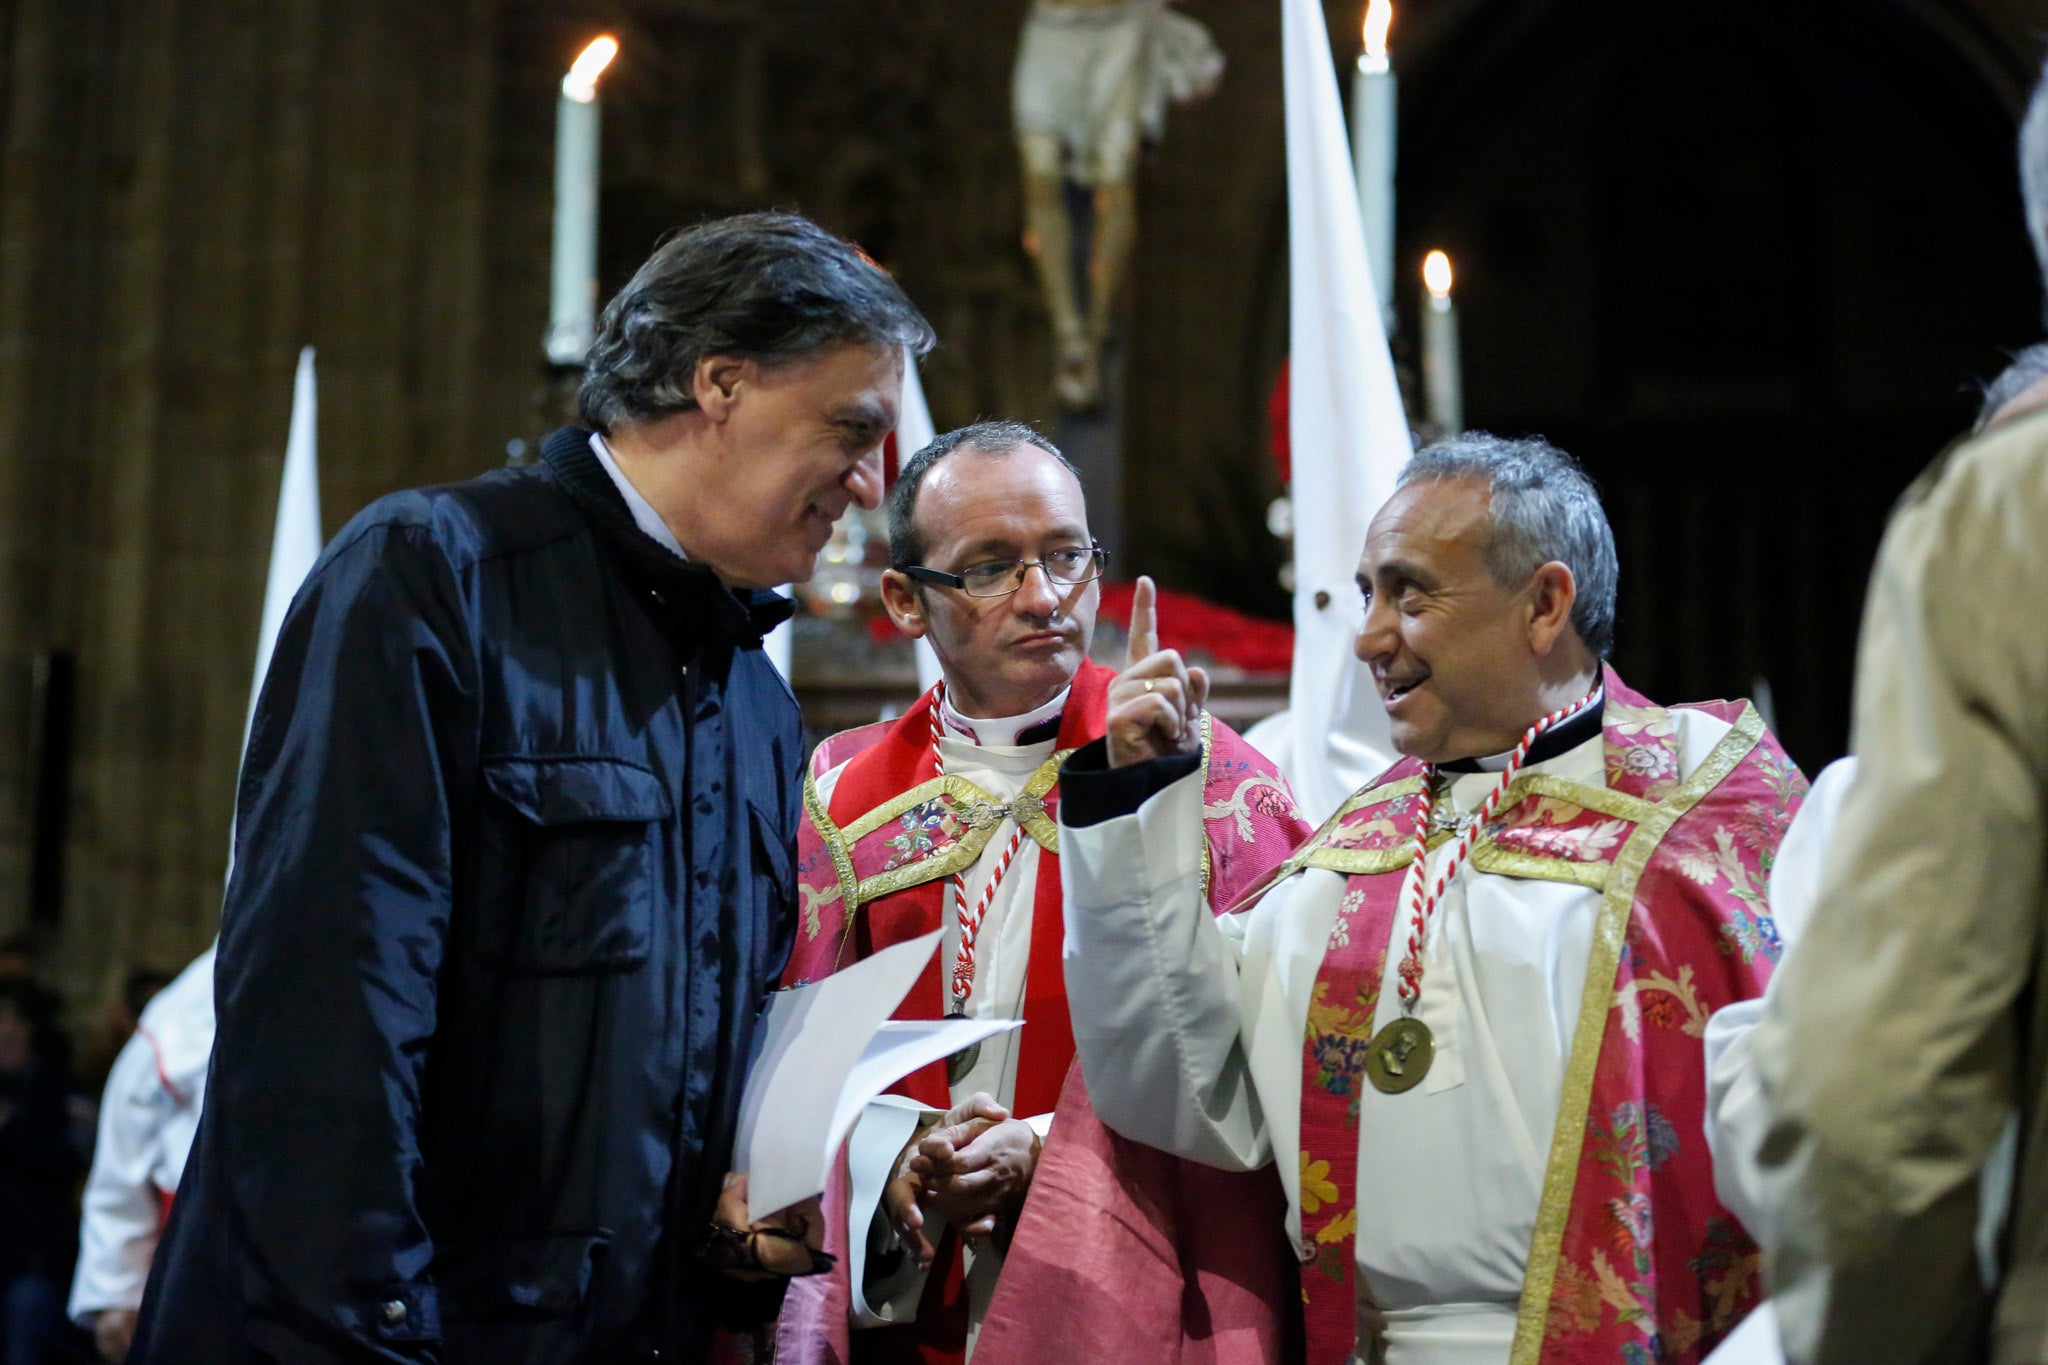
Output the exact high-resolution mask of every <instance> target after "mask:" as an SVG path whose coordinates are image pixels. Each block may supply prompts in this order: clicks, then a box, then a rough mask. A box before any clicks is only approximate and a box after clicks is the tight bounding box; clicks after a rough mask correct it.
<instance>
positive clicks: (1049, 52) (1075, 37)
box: [1011, 0, 1223, 409]
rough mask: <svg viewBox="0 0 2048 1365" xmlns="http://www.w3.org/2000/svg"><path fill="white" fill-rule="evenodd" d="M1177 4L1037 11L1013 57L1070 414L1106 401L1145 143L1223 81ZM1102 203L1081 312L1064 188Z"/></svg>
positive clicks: (1060, 1) (1072, 5)
mask: <svg viewBox="0 0 2048 1365" xmlns="http://www.w3.org/2000/svg"><path fill="white" fill-rule="evenodd" d="M1169 3H1171V0H1033V3H1032V6H1031V12H1030V15H1029V16H1028V17H1027V18H1026V19H1025V21H1024V37H1023V41H1022V43H1021V44H1020V46H1019V47H1018V50H1017V69H1016V74H1015V77H1014V81H1013V86H1012V97H1011V98H1012V107H1013V110H1014V114H1015V118H1016V125H1017V141H1018V144H1019V147H1020V149H1021V151H1022V153H1023V163H1024V228H1025V231H1024V241H1025V246H1026V247H1027V249H1028V250H1029V251H1030V252H1031V255H1032V258H1033V259H1034V260H1035V261H1036V262H1037V265H1038V276H1039V282H1040V284H1041V286H1042V287H1043V288H1044V290H1045V299H1046V306H1047V308H1048V310H1049V311H1050V313H1051V315H1052V326H1053V340H1054V344H1055V347H1056V349H1057V359H1056V361H1055V369H1054V374H1053V388H1054V391H1055V392H1056V393H1057V394H1058V395H1059V399H1060V401H1061V402H1062V403H1063V404H1065V405H1066V406H1067V407H1069V408H1075V409H1085V408H1090V407H1093V406H1095V404H1096V403H1097V402H1098V401H1099V400H1100V398H1101V383H1102V381H1101V362H1102V344H1103V340H1104V338H1105V337H1106V335H1107V334H1108V331H1109V321H1110V318H1111V316H1112V310H1113V309H1114V307H1115V302H1116V295H1117V291H1118V289H1119V288H1120V287H1121V285H1122V283H1123V278H1124V271H1125V267H1126V265H1127V264H1128V263H1129V261H1130V255H1131V247H1132V245H1133V243H1134V242H1135V241H1136V239H1137V232H1138V206H1137V194H1136V186H1135V184H1134V178H1135V171H1136V162H1137V155H1138V146H1139V142H1140V139H1142V138H1147V137H1152V138H1156V137H1158V136H1159V134H1160V132H1161V130H1162V129H1163V128H1164V127H1165V122H1166V106H1167V104H1168V103H1169V102H1186V101H1189V100H1194V99H1199V98H1201V97H1202V96H1204V95H1206V94H1208V93H1209V92H1210V91H1211V90H1213V89H1215V87H1216V82H1217V81H1218V80H1220V79H1221V78H1222V75H1223V54H1222V53H1220V52H1218V51H1217V49H1216V44H1215V43H1214V41H1213V40H1211V38H1210V37H1209V31H1208V30H1207V29H1205V28H1203V27H1202V26H1201V25H1200V24H1199V23H1197V22H1195V21H1194V20H1193V19H1190V18H1188V17H1186V16H1185V15H1181V14H1174V13H1171V12H1169V11H1168V9H1167V5H1168V4H1169ZM1068 181H1072V182H1073V183H1075V184H1077V185H1079V186H1080V187H1081V188H1082V189H1083V190H1086V191H1089V192H1090V193H1092V195H1093V197H1094V214H1093V219H1094V222H1093V228H1092V231H1091V234H1090V238H1089V242H1088V256H1087V272H1088V274H1087V281H1088V292H1087V298H1086V307H1085V310H1084V308H1083V304H1082V298H1081V295H1080V293H1079V291H1078V290H1077V289H1076V281H1075V270H1074V267H1075V259H1076V257H1075V242H1074V223H1073V219H1072V218H1071V217H1070V216H1069V214H1068V211H1067V197H1066V183H1067V182H1068Z"/></svg>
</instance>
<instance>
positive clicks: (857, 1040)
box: [733, 930, 1023, 1218]
mask: <svg viewBox="0 0 2048 1365" xmlns="http://www.w3.org/2000/svg"><path fill="white" fill-rule="evenodd" d="M941 933H942V931H940V930H933V931H932V932H931V933H929V934H926V935H924V936H923V937H922V938H915V939H912V940H910V941H909V942H907V943H899V944H896V945H895V946H894V947H890V948H884V949H883V950H882V951H881V952H879V953H876V954H875V955H874V956H872V957H869V958H865V959H863V960H862V961H860V962H856V963H854V964H853V965H852V966H850V967H846V968H844V969H842V970H840V971H837V972H834V973H833V974H832V975H830V976H828V977H825V978H824V979H823V980H821V981H813V982H812V983H811V984H810V985H808V986H800V987H798V988H797V989H795V990H791V991H778V992H776V993H775V995H774V996H772V997H771V998H770V1000H769V1004H768V1015H767V1018H766V1019H765V1020H764V1021H763V1023H762V1029H761V1043H760V1047H759V1048H758V1050H757V1051H756V1054H755V1057H754V1064H753V1067H752V1068H751V1069H750V1070H749V1071H748V1073H747V1089H746V1094H745V1095H744V1096H743V1097H742V1098H741V1100H740V1125H739V1140H738V1142H737V1143H736V1144H735V1150H734V1153H733V1162H734V1168H735V1169H737V1170H739V1171H740V1172H742V1173H743V1174H745V1176H746V1177H747V1205H748V1210H749V1212H751V1213H752V1214H753V1216H754V1217H756V1218H760V1217H763V1216H765V1215H767V1214H770V1213H774V1212H776V1211H778V1210H781V1209H785V1208H788V1207H789V1206H790V1205H791V1204H795V1203H798V1202H800V1201H802V1200H805V1199H809V1198H810V1197H811V1196H812V1195H816V1194H823V1193H824V1192H825V1178H826V1176H827V1175H828V1174H829V1173H830V1172H831V1169H832V1158H833V1156H834V1155H835V1154H837V1152H838V1151H839V1146H840V1144H841V1143H843V1142H845V1141H846V1135H847V1133H849V1132H850V1131H852V1129H853V1123H854V1120H855V1119H857V1118H859V1117H860V1112H861V1110H862V1109H863V1108H864V1107H865V1106H866V1105H867V1103H868V1101H869V1100H872V1099H873V1098H874V1097H875V1096H877V1095H879V1094H881V1093H882V1092H883V1091H884V1090H887V1089H888V1088H889V1087H890V1086H892V1085H894V1084H895V1083H896V1082H897V1081H900V1080H902V1079H903V1078H904V1077H905V1076H908V1075H909V1074H910V1073H911V1072H913V1071H915V1070H917V1069H918V1068H919V1067H921V1066H926V1065H928V1064H930V1063H932V1062H936V1061H938V1060H939V1059H941V1058H943V1057H949V1056H951V1055H952V1054H953V1053H955V1052H958V1051H960V1050H961V1049H962V1048H965V1047H971V1046H973V1045H974V1044H975V1043H978V1042H980V1041H981V1040H982V1039H984V1038H990V1037H993V1036H994V1035H996V1034H998V1033H1003V1032H1006V1031H1008V1030H1010V1029H1013V1028H1016V1027H1017V1026H1018V1025H1019V1024H1020V1023H1022V1022H1023V1021H1022V1020H1019V1019H918V1020H891V1019H890V1018H889V1016H890V1015H891V1014H893V1013H895V1011H896V1007H897V1006H898V1005H900V1004H902V1003H903V997H904V996H906V995H908V994H910V988H911V987H912V986H914V985H916V984H917V978H918V974H919V973H920V972H922V971H923V970H924V968H925V964H926V963H927V962H929V961H931V956H932V954H933V953H934V952H936V951H937V950H938V946H939V938H940V934H941Z"/></svg>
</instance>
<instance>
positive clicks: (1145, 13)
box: [1010, 0, 1223, 185]
mask: <svg viewBox="0 0 2048 1365" xmlns="http://www.w3.org/2000/svg"><path fill="white" fill-rule="evenodd" d="M1222 73H1223V54H1222V53H1221V52H1219V51H1218V50H1217V48H1216V44H1215V42H1214V40H1212V39H1211V38H1210V36H1209V31H1208V30H1207V29H1206V28H1203V27H1202V25H1200V24H1199V23H1197V22H1195V21H1194V20H1193V19H1190V18H1188V17H1187V16H1185V15H1181V14H1174V13H1172V12H1170V11H1168V10H1167V9H1166V7H1165V5H1164V4H1163V3H1162V0H1123V3H1121V4H1113V5H1101V6H1073V5H1061V4H1056V3H1052V0H1038V3H1036V4H1034V5H1032V7H1031V12H1030V14H1029V15H1028V16H1027V17H1026V19H1025V21H1024V34H1023V38H1022V40H1021V41H1020V42H1019V44H1018V48H1017V65H1016V69H1015V72H1014V74H1013V76H1012V79H1011V92H1010V100H1011V109H1012V113H1013V116H1014V118H1015V121H1016V129H1017V134H1018V136H1020V137H1022V136H1024V135H1026V134H1030V133H1043V134H1049V135H1051V136H1053V137H1055V138H1057V139H1058V140H1059V143H1060V146H1061V147H1062V148H1063V149H1064V150H1065V152H1066V154H1067V160H1068V174H1069V175H1070V176H1071V177H1072V178H1073V179H1074V180H1075V181H1077V182H1079V183H1080V184H1083V185H1092V184H1094V183H1095V182H1096V180H1097V178H1098V177H1099V175H1100V174H1101V172H1102V170H1103V168H1104V167H1123V166H1128V165H1129V164H1130V158H1131V157H1132V155H1133V154H1134V153H1135V152H1136V151H1137V145H1138V139H1139V136H1140V135H1141V134H1142V135H1143V136H1145V137H1151V138H1156V137H1158V136H1159V134H1160V133H1161V132H1162V131H1164V129H1165V126H1166V106H1167V104H1168V103H1169V102H1176V101H1186V100H1190V99H1194V98H1197V97H1199V96H1200V95H1202V94H1204V93H1206V92H1207V91H1208V90H1209V89H1210V88H1212V87H1213V86H1214V85H1215V83H1216V81H1217V79H1218V78H1219V77H1220V76H1221V75H1222Z"/></svg>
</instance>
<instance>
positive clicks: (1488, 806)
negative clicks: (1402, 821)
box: [1399, 687, 1600, 1014]
mask: <svg viewBox="0 0 2048 1365" xmlns="http://www.w3.org/2000/svg"><path fill="white" fill-rule="evenodd" d="M1599 695H1600V689H1599V688H1597V687H1596V688H1594V689H1593V690H1592V691H1591V692H1589V693H1587V694H1586V695H1585V696H1583V697H1581V698H1580V699H1579V700H1577V701H1575V702H1573V703H1572V704H1571V705H1570V706H1566V707H1561V708H1559V709H1558V710H1555V711H1552V712H1551V713H1550V714H1549V715H1547V716H1545V717H1544V718H1543V719H1542V720H1539V721H1537V722H1536V723H1535V724H1534V725H1532V726H1530V727H1529V728H1528V729H1527V730H1524V731H1523V732H1522V742H1521V743H1519V744H1517V745H1516V746H1515V749H1514V752H1513V753H1511V754H1509V755H1508V764H1507V766H1506V767H1505V768H1502V769H1501V771H1500V777H1499V778H1498V779H1496V780H1495V782H1494V784H1493V790H1491V791H1489V792H1488V793H1487V794H1486V800H1484V801H1482V802H1481V803H1480V805H1479V809H1478V810H1477V811H1475V812H1474V813H1473V816H1472V819H1471V821H1470V823H1468V824H1467V825H1466V826H1465V828H1464V829H1463V831H1462V832H1460V833H1459V835H1458V842H1457V843H1456V844H1454V845H1452V846H1451V851H1450V854H1449V856H1447V857H1446V858H1445V859H1444V861H1443V865H1442V866H1441V867H1440V868H1438V869H1437V874H1436V883H1435V885H1433V886H1431V887H1430V889H1429V895H1428V896H1427V897H1425V896H1424V895H1423V894H1422V888H1423V886H1424V884H1425V883H1426V882H1427V881H1428V862H1429V826H1430V816H1431V815H1432V814H1433V813H1434V812H1435V810H1436V778H1437V770H1436V767H1435V765H1433V764H1432V765H1430V766H1427V767H1425V768H1424V769H1423V770H1422V804H1421V807H1420V808H1419V809H1418V810H1417V812H1416V815H1415V859H1414V861H1413V862H1412V863H1410V864H1409V868H1410V871H1409V874H1408V877H1409V893H1408V909H1409V922H1408V951H1407V953H1406V954H1405V955H1404V956H1403V957H1402V958H1401V982H1400V987H1399V993H1400V996H1401V1008H1402V1010H1403V1011H1404V1012H1405V1013H1408V1014H1413V1013H1415V1007H1416V1006H1417V1005H1418V1004H1420V1003H1421V1001H1422V945H1423V943H1424V942H1425V941H1426V940H1427V939H1428V936H1429V921H1430V917H1431V916H1432V915H1434V914H1435V913H1436V906H1437V902H1438V901H1439V900H1441V899H1442V898H1443V894H1444V888H1445V887H1447V886H1449V885H1450V884H1451V878H1453V877H1455V876H1457V875H1458V868H1459V866H1460V865H1461V864H1463V862H1464V861H1465V856H1466V855H1467V854H1469V853H1470V852H1471V851H1472V845H1473V844H1474V843H1475V842H1476V841H1477V840H1478V838H1479V832H1480V831H1481V830H1483V829H1484V828H1486V823H1487V821H1489V820H1491V819H1493V813H1494V811H1496V810H1497V809H1499V807H1500V803H1501V799H1502V798H1503V797H1505V796H1506V795H1507V792H1508V787H1509V786H1510V785H1511V784H1513V782H1514V780H1515V774H1517V773H1519V772H1520V771H1521V770H1522V764H1523V763H1524V762H1525V761H1526V760H1527V759H1528V757H1529V749H1530V746H1532V745H1534V744H1535V743H1536V740H1537V739H1538V737H1540V736H1541V735H1542V734H1543V733H1544V732H1545V731H1547V730H1550V729H1551V728H1553V727H1555V726H1557V725H1561V724H1563V723H1564V722H1565V721H1567V720H1570V719H1571V718H1572V717H1573V716H1576V715H1577V714H1578V713H1579V712H1581V711H1583V710H1585V709H1586V708H1587V707H1588V706H1590V705H1592V704H1593V699H1594V698H1595V697H1597V696H1599Z"/></svg>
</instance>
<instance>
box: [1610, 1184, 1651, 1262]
mask: <svg viewBox="0 0 2048 1365" xmlns="http://www.w3.org/2000/svg"><path fill="white" fill-rule="evenodd" d="M1607 1223H1608V1240H1609V1241H1610V1242H1612V1243H1613V1245H1614V1250H1615V1251H1616V1253H1618V1254H1620V1255H1623V1256H1627V1257H1629V1258H1630V1259H1631V1260H1633V1261H1634V1262H1635V1267H1636V1273H1637V1274H1638V1275H1647V1274H1649V1272H1650V1230H1651V1217H1650V1196H1649V1195H1647V1194H1644V1193H1643V1192H1642V1191H1641V1190H1630V1191H1629V1192H1628V1193H1626V1194H1624V1195H1620V1196H1617V1197H1616V1198H1613V1199H1610V1200H1608V1201H1607Z"/></svg>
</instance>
